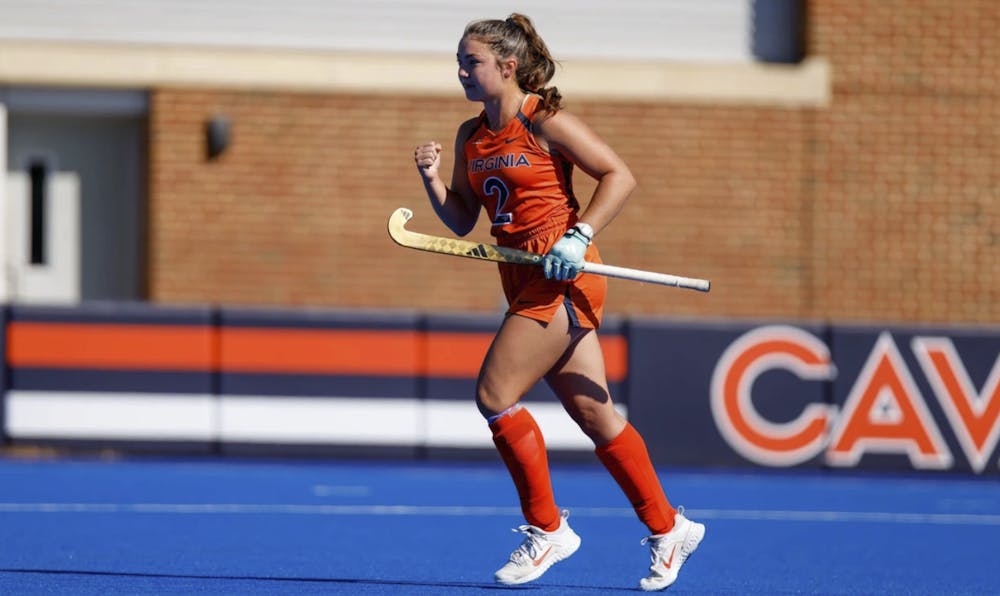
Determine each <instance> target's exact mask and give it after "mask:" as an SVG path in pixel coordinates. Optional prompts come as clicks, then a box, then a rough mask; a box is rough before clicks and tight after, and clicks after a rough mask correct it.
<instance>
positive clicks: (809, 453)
mask: <svg viewBox="0 0 1000 596" xmlns="http://www.w3.org/2000/svg"><path fill="white" fill-rule="evenodd" d="M822 334H823V328H822V327H820V326H818V325H811V326H802V327H793V326H788V325H763V326H762V325H755V324H752V323H737V322H733V323H706V322H698V323H688V322H674V321H639V320H634V321H632V322H631V323H630V324H629V355H630V358H629V382H628V393H629V396H630V400H629V418H630V419H631V421H632V424H633V425H634V426H635V427H636V428H637V429H638V430H639V432H640V433H642V435H643V437H644V438H645V439H646V442H647V445H648V448H649V452H650V456H651V457H652V458H653V461H654V462H655V463H657V464H671V465H695V466H703V465H719V466H752V465H765V466H778V467H818V466H819V465H821V462H822V447H823V441H824V432H825V427H826V423H827V420H828V409H829V396H828V391H827V389H828V386H827V384H826V383H825V380H826V379H827V378H829V376H830V373H831V366H830V362H829V354H828V352H827V350H826V346H825V343H824V342H823V340H822Z"/></svg>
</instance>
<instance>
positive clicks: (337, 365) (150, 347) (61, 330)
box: [7, 321, 628, 382]
mask: <svg viewBox="0 0 1000 596" xmlns="http://www.w3.org/2000/svg"><path fill="white" fill-rule="evenodd" d="M216 336H217V337H218V338H219V350H220V352H219V365H220V366H221V368H222V370H223V371H228V372H244V373H254V372H260V373H289V374H296V373H299V374H355V375H374V376H378V375H383V374H385V375H414V376H418V375H422V374H426V375H429V376H437V377H452V378H475V377H476V376H477V375H478V373H479V367H480V365H481V364H482V361H483V357H484V356H485V355H486V351H487V350H488V349H489V346H490V342H492V341H493V334H492V333H446V332H431V333H419V332H417V331H415V330H413V331H391V330H386V331H382V330H339V329H334V330H331V329H287V328H263V329H262V328H241V327H223V328H221V329H215V328H213V327H210V326H197V325H187V326H185V325H137V324H107V323H103V324H92V323H45V322H23V321H22V322H19V321H12V322H10V323H9V324H8V326H7V362H8V363H9V364H10V365H11V366H14V367H49V368H106V369H116V368H117V369H127V370H135V369H144V370H158V369H159V370H198V371H211V370H213V369H214V365H215V360H214V354H213V350H214V348H213V340H214V338H215V337H216ZM601 345H602V347H603V349H604V359H605V364H606V366H607V374H608V380H609V381H611V382H616V381H622V380H623V379H624V378H625V376H626V374H627V373H628V344H627V342H626V341H625V338H624V337H622V336H619V335H609V336H603V337H601ZM422 363H426V366H422Z"/></svg>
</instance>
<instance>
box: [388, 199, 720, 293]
mask: <svg viewBox="0 0 1000 596" xmlns="http://www.w3.org/2000/svg"><path fill="white" fill-rule="evenodd" d="M411 217H413V212H412V211H410V210H409V209H406V208H405V207H400V208H399V209H396V211H395V212H393V214H392V215H391V216H390V217H389V225H388V227H389V235H390V236H391V237H392V239H393V240H394V241H396V243H397V244H399V245H400V246H405V247H407V248H415V249H417V250H424V251H427V252H435V253H438V254H444V255H453V256H456V257H466V258H470V259H479V260H482V261H494V262H498V263H512V264H517V265H536V266H537V265H541V264H542V262H543V261H542V260H543V255H539V254H535V253H530V252H526V251H523V250H518V249H516V248H507V247H504V246H495V245H493V244H485V243H481V242H470V241H468V240H462V239H459V238H442V237H440V236H430V235H428V234H421V233H420V232H411V231H410V230H407V229H406V222H407V221H409V220H410V218H411ZM583 271H584V272H586V273H593V274H595V275H604V276H606V277H617V278H620V279H630V280H633V281H641V282H647V283H651V284H658V285H661V286H670V287H674V288H685V289H689V290H698V291H699V292H707V291H708V290H709V289H710V288H711V285H712V284H711V283H710V282H709V281H708V280H707V279H696V278H693V277H680V276H677V275H667V274H666V273H654V272H652V271H642V270H639V269H628V268H626V267H614V266H612V265H604V264H602V263H585V264H584V267H583Z"/></svg>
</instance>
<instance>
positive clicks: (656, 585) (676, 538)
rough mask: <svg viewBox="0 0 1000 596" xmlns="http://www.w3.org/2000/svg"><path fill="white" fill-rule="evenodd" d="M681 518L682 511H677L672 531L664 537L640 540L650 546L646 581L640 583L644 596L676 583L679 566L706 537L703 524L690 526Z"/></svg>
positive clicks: (686, 519) (691, 522)
mask: <svg viewBox="0 0 1000 596" xmlns="http://www.w3.org/2000/svg"><path fill="white" fill-rule="evenodd" d="M683 514H684V508H683V507H679V508H678V509H677V517H675V518H674V527H673V528H672V529H671V530H670V531H669V532H667V533H666V534H660V535H658V536H650V537H648V538H643V539H642V544H646V543H647V542H648V543H649V548H650V551H651V552H650V558H651V559H652V561H653V564H652V565H650V566H649V577H644V578H642V579H641V580H639V587H640V588H642V589H643V590H645V591H647V592H653V591H655V590H662V589H664V588H666V587H668V586H670V584H672V583H674V582H675V581H677V574H678V573H680V571H681V565H683V564H684V561H687V558H688V557H690V556H691V553H693V552H694V551H695V549H696V548H698V544H700V543H701V539H702V538H704V537H705V526H704V524H699V523H698V522H693V521H691V520H689V519H688V518H686V517H684V515H683Z"/></svg>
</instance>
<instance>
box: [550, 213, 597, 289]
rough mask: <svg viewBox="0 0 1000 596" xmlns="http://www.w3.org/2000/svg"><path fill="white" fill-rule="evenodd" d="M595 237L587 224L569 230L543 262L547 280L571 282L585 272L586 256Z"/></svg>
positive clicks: (580, 224) (577, 225)
mask: <svg viewBox="0 0 1000 596" xmlns="http://www.w3.org/2000/svg"><path fill="white" fill-rule="evenodd" d="M593 236H594V230H593V228H591V227H590V226H589V225H587V224H585V223H579V224H576V225H575V226H573V227H572V228H570V229H569V231H568V232H566V233H565V234H564V235H563V237H562V238H560V239H559V241H558V242H556V243H555V245H554V246H553V247H552V250H550V251H549V254H547V255H545V258H544V259H543V260H542V267H543V268H544V269H545V277H546V279H558V280H560V281H569V280H571V279H573V278H575V277H576V276H577V274H578V273H580V271H582V270H583V264H584V260H583V257H584V255H586V254H587V247H588V246H590V240H591V238H593Z"/></svg>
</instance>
